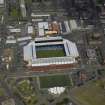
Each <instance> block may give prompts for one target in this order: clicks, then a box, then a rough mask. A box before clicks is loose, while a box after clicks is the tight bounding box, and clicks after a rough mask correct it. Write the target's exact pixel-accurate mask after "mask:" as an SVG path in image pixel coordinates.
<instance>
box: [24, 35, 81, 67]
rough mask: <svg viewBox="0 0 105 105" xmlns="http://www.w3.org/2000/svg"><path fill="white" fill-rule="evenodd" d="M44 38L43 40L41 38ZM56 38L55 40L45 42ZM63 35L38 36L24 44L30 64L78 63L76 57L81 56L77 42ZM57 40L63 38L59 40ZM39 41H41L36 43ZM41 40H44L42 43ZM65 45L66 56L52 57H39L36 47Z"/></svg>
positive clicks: (25, 55)
mask: <svg viewBox="0 0 105 105" xmlns="http://www.w3.org/2000/svg"><path fill="white" fill-rule="evenodd" d="M41 39H42V40H41ZM51 39H52V40H54V42H52V41H51V42H45V41H50V40H51ZM61 39H62V38H61V37H48V38H36V39H35V41H32V42H30V43H29V44H28V45H26V46H24V49H23V50H24V60H25V61H28V62H29V65H30V66H33V67H34V66H47V65H52V64H57V65H59V64H73V63H76V60H75V58H76V57H78V56H79V53H78V50H77V47H76V44H75V43H73V42H71V41H68V40H66V39H62V40H61ZM57 40H61V41H58V42H57ZM36 41H39V43H38V42H37V43H35V42H36ZM40 41H42V42H41V43H40ZM43 41H44V42H43ZM57 44H59V45H60V44H62V45H64V50H65V54H66V56H63V57H51V58H37V56H36V47H35V46H46V45H57Z"/></svg>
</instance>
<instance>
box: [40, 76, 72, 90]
mask: <svg viewBox="0 0 105 105" xmlns="http://www.w3.org/2000/svg"><path fill="white" fill-rule="evenodd" d="M39 80H40V88H51V87H58V86H59V87H62V86H63V87H65V86H71V79H70V77H69V75H53V76H42V77H39Z"/></svg>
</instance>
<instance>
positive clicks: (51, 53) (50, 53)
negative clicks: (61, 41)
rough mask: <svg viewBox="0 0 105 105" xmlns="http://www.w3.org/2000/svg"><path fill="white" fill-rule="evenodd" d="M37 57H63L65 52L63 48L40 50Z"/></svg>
mask: <svg viewBox="0 0 105 105" xmlns="http://www.w3.org/2000/svg"><path fill="white" fill-rule="evenodd" d="M36 56H37V58H49V57H63V56H65V52H64V50H63V49H59V50H40V51H36Z"/></svg>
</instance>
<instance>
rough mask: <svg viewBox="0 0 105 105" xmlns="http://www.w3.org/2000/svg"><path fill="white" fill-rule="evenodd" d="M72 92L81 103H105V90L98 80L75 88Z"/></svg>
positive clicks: (90, 104)
mask: <svg viewBox="0 0 105 105" xmlns="http://www.w3.org/2000/svg"><path fill="white" fill-rule="evenodd" d="M72 94H73V96H74V98H75V99H76V100H77V101H79V102H80V103H81V105H105V90H104V89H102V87H100V86H99V84H98V83H97V82H90V83H89V84H87V85H85V86H82V87H79V88H77V89H74V90H73V91H72Z"/></svg>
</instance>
